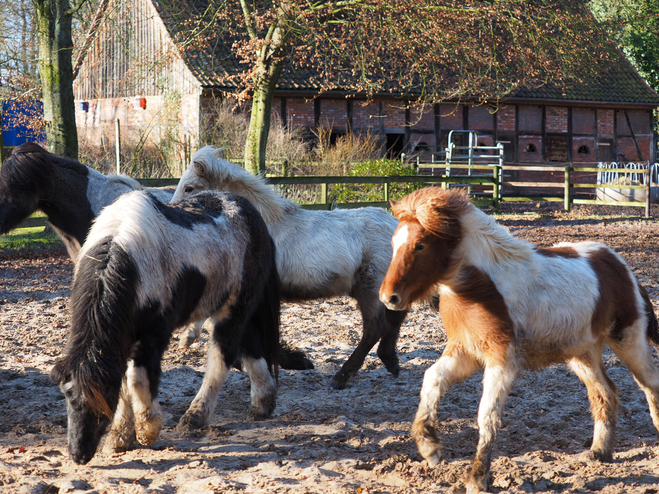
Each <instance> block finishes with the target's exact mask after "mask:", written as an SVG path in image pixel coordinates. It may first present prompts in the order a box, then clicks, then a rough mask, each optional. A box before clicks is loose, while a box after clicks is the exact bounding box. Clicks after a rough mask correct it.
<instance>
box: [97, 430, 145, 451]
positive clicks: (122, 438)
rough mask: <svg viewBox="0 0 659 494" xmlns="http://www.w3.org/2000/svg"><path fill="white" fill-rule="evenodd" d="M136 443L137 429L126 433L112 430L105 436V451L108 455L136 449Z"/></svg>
mask: <svg viewBox="0 0 659 494" xmlns="http://www.w3.org/2000/svg"><path fill="white" fill-rule="evenodd" d="M136 445H137V441H136V438H135V431H128V432H126V433H125V434H120V433H117V432H114V431H110V433H109V434H108V435H107V437H106V438H105V444H104V445H103V453H105V454H108V455H112V454H115V453H124V452H126V451H130V450H131V449H134V448H135V446H136Z"/></svg>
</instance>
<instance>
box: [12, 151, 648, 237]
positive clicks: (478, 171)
mask: <svg viewBox="0 0 659 494" xmlns="http://www.w3.org/2000/svg"><path fill="white" fill-rule="evenodd" d="M424 168H432V170H433V173H435V174H433V175H426V174H423V169H424ZM446 168H447V167H446V165H443V164H441V163H432V164H429V165H420V166H419V170H420V173H419V174H418V175H405V176H386V177H344V176H304V177H302V176H300V177H268V182H269V183H271V184H273V185H303V186H309V185H316V186H319V187H320V192H319V193H318V194H316V195H317V199H316V201H315V203H313V204H302V207H304V208H307V209H326V210H329V209H334V208H344V209H345V208H358V207H364V206H377V207H389V199H390V197H389V196H390V189H391V184H396V183H416V184H423V185H437V184H441V185H442V187H445V188H446V187H451V186H454V187H455V186H463V187H467V188H468V189H469V192H470V194H471V195H472V202H473V203H474V204H475V205H476V206H481V207H482V206H492V207H493V209H494V212H495V213H498V212H499V203H500V202H502V201H504V202H509V201H535V202H537V201H562V202H563V203H564V208H565V210H566V211H569V210H570V209H571V206H572V204H600V205H614V206H632V207H644V208H645V217H646V218H649V217H650V201H651V171H650V168H649V167H648V169H647V170H643V173H645V174H646V180H645V182H646V183H645V185H620V184H613V185H609V184H597V183H585V182H583V181H579V182H575V181H574V175H575V173H582V172H583V173H591V174H592V173H598V172H617V173H620V174H631V173H636V174H638V173H639V170H638V169H624V168H599V167H582V166H578V167H575V166H573V165H568V166H564V167H558V166H548V167H545V166H529V165H504V166H499V165H494V166H492V165H472V166H470V167H466V166H460V165H458V166H455V165H453V166H451V167H449V168H450V170H447V169H446ZM442 169H444V171H443V172H441V170H442ZM510 171H525V172H545V173H546V172H548V171H549V172H555V173H556V172H560V173H562V174H563V178H564V179H563V180H562V181H560V182H546V181H544V182H540V181H536V182H533V181H521V182H517V181H504V180H503V173H505V172H510ZM438 172H439V173H441V174H440V175H437V173H438ZM474 172H475V173H474ZM447 175H448V176H447ZM178 180H179V179H177V178H147V179H138V181H139V182H140V183H141V184H142V185H144V186H146V187H172V186H176V184H178ZM332 184H347V185H350V184H352V185H358V184H380V185H382V186H383V192H382V200H381V201H371V202H344V203H337V202H335V201H330V198H329V191H330V186H331V185H332ZM504 187H531V188H538V189H540V188H559V189H560V188H562V189H563V190H562V194H560V192H559V193H558V194H556V195H548V196H519V195H510V194H506V195H503V194H502V190H503V188H504ZM585 188H587V189H607V188H615V189H630V190H635V189H644V190H645V191H646V194H645V201H644V202H638V201H628V202H621V201H600V200H597V199H583V198H575V197H574V191H575V189H585ZM43 225H45V217H44V216H43V214H39V213H37V214H35V215H33V216H32V217H30V218H28V219H27V220H26V221H25V222H24V223H23V225H22V226H24V227H32V226H43Z"/></svg>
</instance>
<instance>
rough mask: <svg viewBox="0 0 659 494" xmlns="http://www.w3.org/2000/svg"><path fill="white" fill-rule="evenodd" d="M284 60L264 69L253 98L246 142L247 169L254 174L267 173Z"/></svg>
mask: <svg viewBox="0 0 659 494" xmlns="http://www.w3.org/2000/svg"><path fill="white" fill-rule="evenodd" d="M283 66H284V62H283V60H280V61H277V62H274V63H272V64H271V65H270V66H269V67H267V68H264V74H263V76H262V77H261V78H260V79H259V81H258V82H257V84H256V86H255V88H254V94H253V96H252V113H251V116H250V120H249V129H248V131H247V140H246V141H245V168H246V169H247V170H249V172H250V173H252V174H257V173H265V150H266V146H267V144H268V135H269V134H270V120H271V116H272V100H273V99H274V94H275V88H276V87H277V82H279V76H280V75H281V71H282V68H283Z"/></svg>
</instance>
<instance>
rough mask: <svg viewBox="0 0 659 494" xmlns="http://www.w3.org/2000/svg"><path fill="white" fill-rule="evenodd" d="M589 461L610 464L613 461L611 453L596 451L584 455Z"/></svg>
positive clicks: (592, 450)
mask: <svg viewBox="0 0 659 494" xmlns="http://www.w3.org/2000/svg"><path fill="white" fill-rule="evenodd" d="M586 456H587V458H588V459H589V460H595V461H599V462H602V463H611V462H612V461H613V453H612V452H611V451H598V450H594V449H591V450H590V451H588V452H587V453H586Z"/></svg>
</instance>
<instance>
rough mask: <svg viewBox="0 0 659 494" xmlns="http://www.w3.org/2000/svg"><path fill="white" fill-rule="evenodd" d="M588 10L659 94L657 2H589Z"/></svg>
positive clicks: (658, 11)
mask: <svg viewBox="0 0 659 494" xmlns="http://www.w3.org/2000/svg"><path fill="white" fill-rule="evenodd" d="M590 7H591V9H592V11H593V13H594V14H595V16H596V17H597V18H598V19H599V20H600V21H601V22H602V25H603V27H604V28H605V29H606V30H607V32H608V34H609V36H611V38H612V39H614V40H615V41H616V42H617V43H618V44H619V45H620V47H621V48H622V49H623V51H624V52H625V55H626V56H627V58H629V60H630V61H631V62H632V63H633V64H634V66H635V67H636V69H637V70H638V71H639V73H640V74H641V76H643V78H644V79H645V80H646V81H647V82H648V84H650V85H651V86H652V87H653V88H654V89H655V90H658V91H659V41H658V40H659V0H592V1H591V2H590Z"/></svg>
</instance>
